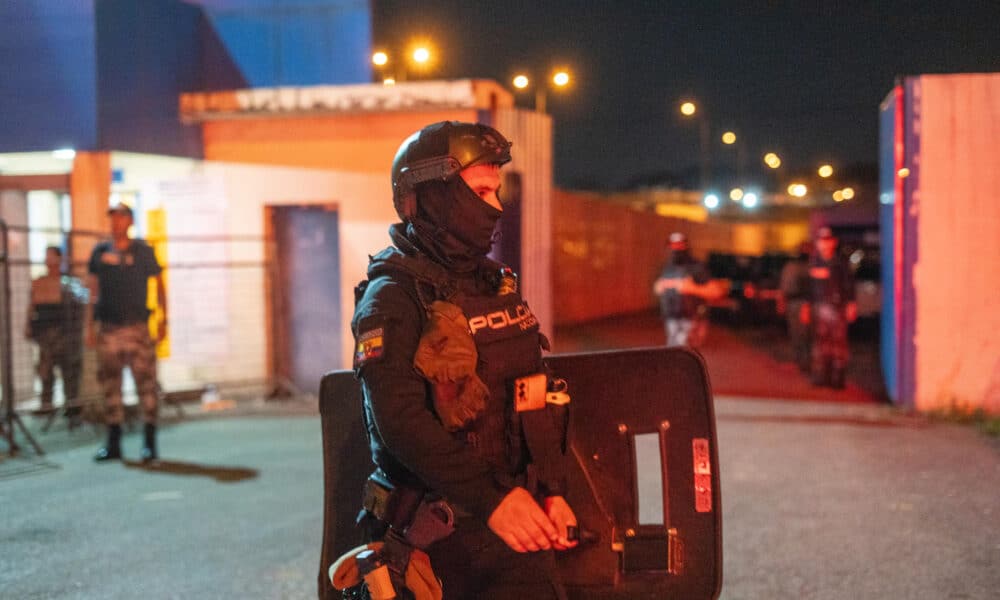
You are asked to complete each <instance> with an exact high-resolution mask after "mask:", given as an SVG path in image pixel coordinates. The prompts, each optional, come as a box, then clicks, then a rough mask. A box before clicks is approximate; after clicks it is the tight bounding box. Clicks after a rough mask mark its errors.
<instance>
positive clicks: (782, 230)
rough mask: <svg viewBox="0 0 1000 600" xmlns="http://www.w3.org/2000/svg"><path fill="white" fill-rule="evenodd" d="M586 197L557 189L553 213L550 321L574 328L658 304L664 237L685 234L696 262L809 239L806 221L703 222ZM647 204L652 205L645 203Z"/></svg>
mask: <svg viewBox="0 0 1000 600" xmlns="http://www.w3.org/2000/svg"><path fill="white" fill-rule="evenodd" d="M624 196H625V201H618V200H616V199H615V197H608V196H606V195H602V194H596V193H589V192H570V191H564V190H556V192H555V193H554V202H553V209H552V214H553V218H552V240H553V241H552V282H553V285H552V289H553V300H552V302H553V311H554V322H555V323H557V324H571V323H578V322H582V321H587V320H591V319H599V318H602V317H607V316H612V315H616V314H623V313H628V312H635V311H641V310H648V309H651V308H653V307H654V306H656V297H655V296H654V295H653V292H652V285H653V281H654V280H655V279H656V277H657V275H658V274H659V272H660V269H661V267H662V266H663V262H664V261H665V260H666V258H667V249H666V243H667V236H669V235H670V233H671V232H673V231H682V232H684V233H685V234H687V236H688V239H689V240H690V242H691V248H692V252H693V253H694V254H695V256H697V257H698V258H700V259H704V258H705V257H707V255H708V253H709V252H713V251H714V252H729V253H735V254H746V255H758V254H761V253H764V252H767V251H788V252H790V251H792V250H794V249H795V248H796V247H797V246H798V244H799V243H800V242H801V241H802V240H805V239H807V238H808V223H807V222H806V221H805V220H804V219H800V220H792V221H787V222H782V221H774V222H765V221H750V222H727V221H720V220H713V219H709V220H706V221H704V222H699V221H692V220H688V219H681V218H677V217H665V216H660V215H657V214H655V213H653V212H649V211H645V210H643V211H637V210H633V209H631V208H629V206H630V205H631V204H632V203H633V202H634V201H635V200H636V198H635V197H634V196H635V194H626V195H624ZM643 204H644V205H648V204H649V203H647V202H643Z"/></svg>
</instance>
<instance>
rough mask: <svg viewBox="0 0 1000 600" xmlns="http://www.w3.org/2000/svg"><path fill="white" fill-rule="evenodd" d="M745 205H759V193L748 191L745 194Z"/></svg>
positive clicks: (750, 206) (748, 206) (749, 206)
mask: <svg viewBox="0 0 1000 600" xmlns="http://www.w3.org/2000/svg"><path fill="white" fill-rule="evenodd" d="M743 206H745V207H747V208H753V207H755V206H757V194H755V193H753V192H748V193H747V194H745V195H744V196H743Z"/></svg>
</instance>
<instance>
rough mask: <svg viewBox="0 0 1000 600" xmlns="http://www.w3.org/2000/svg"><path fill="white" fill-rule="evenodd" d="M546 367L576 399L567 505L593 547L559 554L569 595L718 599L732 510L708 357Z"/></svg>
mask: <svg viewBox="0 0 1000 600" xmlns="http://www.w3.org/2000/svg"><path fill="white" fill-rule="evenodd" d="M546 362H547V363H548V365H549V367H550V368H551V369H552V371H553V373H554V374H555V375H556V376H557V377H561V378H563V379H565V380H566V381H567V383H568V389H569V393H570V396H571V397H572V402H571V404H570V406H571V409H570V444H569V449H570V452H571V456H570V458H571V460H572V461H573V464H574V465H575V467H576V468H573V469H571V470H570V473H569V494H568V500H569V503H570V506H572V507H573V510H574V512H575V513H576V515H577V518H578V519H579V521H580V525H581V527H582V528H584V529H586V530H589V531H591V532H592V534H593V537H594V538H595V539H594V540H592V541H590V542H588V543H586V544H581V545H580V546H578V547H577V548H575V549H573V550H570V551H567V552H562V553H558V554H557V556H558V557H559V567H560V571H561V575H562V580H563V581H564V582H565V583H566V585H567V588H568V591H569V595H570V597H571V598H573V599H574V600H583V599H588V600H589V599H597V598H602V599H603V598H630V599H640V598H649V599H653V598H658V599H662V598H683V599H685V600H698V599H709V598H716V597H718V595H719V592H720V590H721V586H722V516H721V515H722V507H721V505H720V494H719V467H718V455H717V451H716V438H715V414H714V410H713V405H712V392H711V387H710V385H709V381H708V374H707V371H706V369H705V362H704V361H703V360H702V358H701V356H700V355H699V354H698V353H697V352H695V351H693V350H688V349H683V348H649V349H637V350H625V351H614V352H598V353H588V354H566V355H555V356H551V357H549V358H548V359H547V360H546Z"/></svg>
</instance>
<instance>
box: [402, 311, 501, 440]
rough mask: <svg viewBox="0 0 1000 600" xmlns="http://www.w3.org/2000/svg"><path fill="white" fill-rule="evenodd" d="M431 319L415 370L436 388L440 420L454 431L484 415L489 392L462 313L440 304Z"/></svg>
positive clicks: (430, 312)
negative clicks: (480, 375)
mask: <svg viewBox="0 0 1000 600" xmlns="http://www.w3.org/2000/svg"><path fill="white" fill-rule="evenodd" d="M428 317H429V318H428V320H427V326H426V327H425V328H424V332H423V335H422V336H421V338H420V343H419V344H418V346H417V352H416V354H415V355H414V357H413V366H414V368H416V370H417V372H418V373H420V374H421V375H423V376H424V377H425V378H426V379H427V380H428V381H430V382H431V384H432V385H433V389H434V408H435V410H436V412H437V415H438V418H439V419H441V422H442V423H443V424H444V426H445V428H446V429H448V430H449V431H455V430H457V429H460V428H461V427H463V426H464V425H466V424H467V423H469V421H471V420H472V419H474V418H475V417H476V416H477V415H478V414H479V413H480V412H482V410H483V408H485V406H486V398H487V397H488V396H489V390H488V388H487V387H486V384H484V383H483V382H482V380H481V379H479V376H478V375H476V363H477V361H478V360H479V353H478V352H477V351H476V344H475V341H473V339H472V334H471V333H469V325H468V320H467V319H466V318H465V314H463V313H462V309H461V308H459V307H458V306H457V305H455V304H452V303H450V302H444V301H441V300H438V301H436V302H434V303H433V304H431V305H430V307H429V308H428Z"/></svg>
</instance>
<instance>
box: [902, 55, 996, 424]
mask: <svg viewBox="0 0 1000 600" xmlns="http://www.w3.org/2000/svg"><path fill="white" fill-rule="evenodd" d="M913 89H914V95H915V97H914V98H913V99H912V100H913V102H914V111H915V114H916V115H917V120H916V122H915V123H914V128H915V129H916V130H918V131H919V144H918V149H917V151H916V152H915V153H914V154H913V155H912V156H913V158H912V160H913V165H910V166H911V178H912V181H910V182H909V183H910V185H912V186H913V187H912V197H911V199H912V204H911V206H910V211H911V212H912V213H913V214H916V215H917V218H918V230H919V231H918V232H917V234H916V244H917V257H916V261H915V263H914V264H913V265H912V269H913V281H914V287H915V289H916V307H915V309H916V314H915V336H914V341H915V346H916V360H915V362H916V364H915V369H916V372H915V376H916V386H915V390H916V392H915V398H914V399H913V400H914V405H915V407H916V408H918V409H920V410H932V409H948V408H952V407H965V408H974V407H981V408H983V409H985V410H987V411H989V412H991V413H994V414H1000V336H998V335H997V334H998V332H1000V310H997V308H996V306H995V304H996V303H995V298H996V287H997V282H998V281H1000V202H997V190H998V189H1000V168H998V166H1000V156H998V151H997V140H998V139H1000V73H993V74H978V75H950V76H945V75H941V76H938V75H925V76H921V77H920V78H919V81H918V82H917V83H916V85H915V87H914V88H913Z"/></svg>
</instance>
